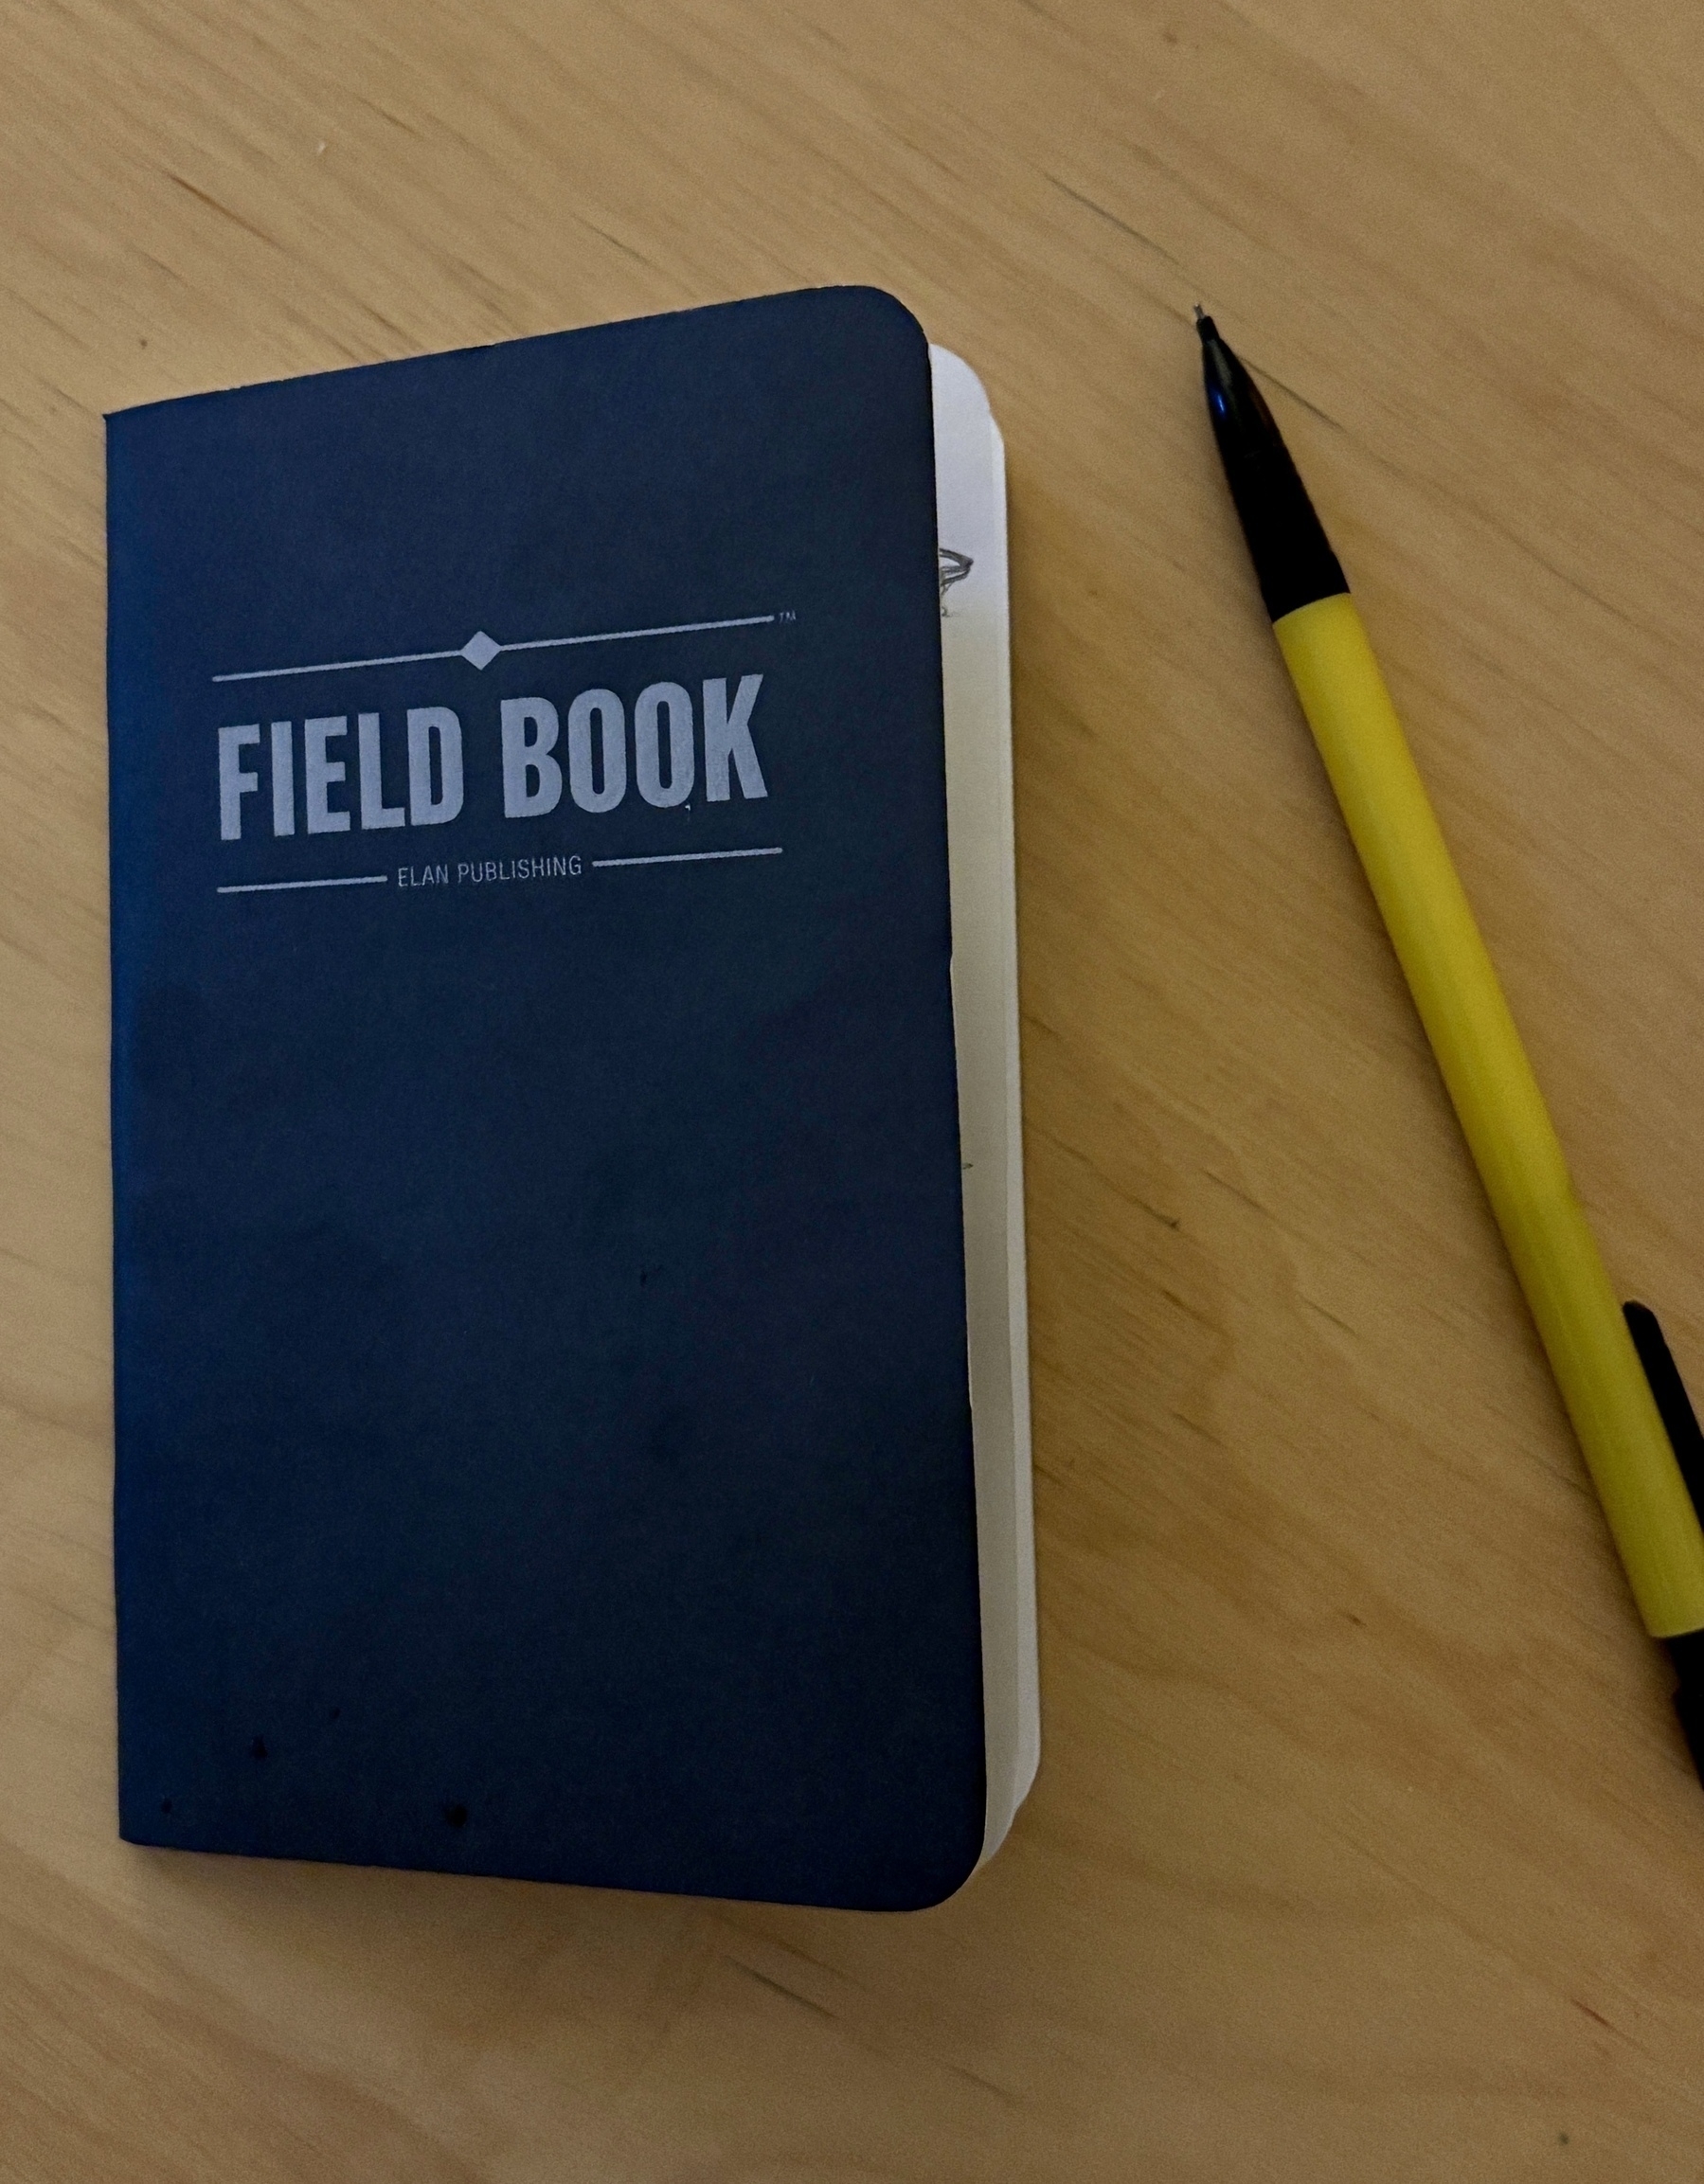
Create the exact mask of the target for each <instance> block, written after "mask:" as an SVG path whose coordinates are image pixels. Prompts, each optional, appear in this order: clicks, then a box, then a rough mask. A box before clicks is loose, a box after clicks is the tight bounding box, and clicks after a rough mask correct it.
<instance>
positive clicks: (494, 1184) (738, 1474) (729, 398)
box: [108, 289, 1038, 1909]
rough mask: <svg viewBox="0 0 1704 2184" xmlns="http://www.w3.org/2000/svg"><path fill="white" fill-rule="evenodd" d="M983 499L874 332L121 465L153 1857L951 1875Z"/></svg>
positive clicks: (910, 332)
mask: <svg viewBox="0 0 1704 2184" xmlns="http://www.w3.org/2000/svg"><path fill="white" fill-rule="evenodd" d="M1003 479H1004V470H1003V457H1002V455H1001V450H1000V442H999V436H998V434H997V431H996V430H995V425H994V421H993V419H992V417H991V416H990V414H989V411H988V406H987V403H986V402H985V401H984V399H983V397H982V394H981V390H980V388H979V386H978V384H977V382H976V380H975V378H974V376H973V374H972V373H971V372H970V371H969V370H968V369H967V368H966V367H964V366H963V365H962V364H960V363H959V362H958V360H957V359H954V358H952V357H949V356H947V355H945V354H944V353H943V352H941V351H936V352H934V354H933V356H931V352H930V350H929V349H928V348H927V345H926V343H925V341H924V336H923V334H922V332H921V331H920V330H919V328H918V326H917V324H916V322H915V320H914V319H912V318H911V316H910V315H909V314H908V313H906V311H905V310H904V309H903V308H902V307H901V306H900V305H899V304H897V303H895V302H894V301H893V300H892V299H891V298H890V297H888V296H887V295H882V294H880V293H878V292H876V291H873V290H868V289H829V290H818V291H810V292H806V293H802V294H798V295H781V296H771V297H765V298H762V299H759V300H756V301H752V302H744V303H736V304H728V305H722V306H717V307H715V308H712V309H709V310H703V311H693V312H686V313H677V314H673V315H670V316H667V317H660V318H653V319H646V320H640V321H636V322H633V323H629V324H625V325H618V326H606V327H597V328H591V329H587V330H584V331H575V332H569V333H561V334H549V335H545V336H542V337H539V338H535V339H529V340H522V341H512V342H507V343H503V344H500V345H498V346H496V347H493V348H490V349H473V350H465V351H460V352H457V353H455V354H451V355H443V356H432V357H424V358H421V359H418V360H414V361H408V362H403V363H396V364H384V365H376V366H371V367H361V368H358V369H353V370H347V371H338V372H332V373H328V374H325V375H322V376H318V377H314V378H308V379H300V380H294V381H288V382H282V383H279V384H276V385H264V386H255V387H248V388H242V389H238V390H235V391H232V392H226V393H218V394H209V395H201V396H195V397H192V398H189V399H186V400H183V401H176V402H169V403H156V404H153V405H151V406H149V407H147V408H143V409H135V410H129V411H125V412H123V413H121V414H119V415H117V416H115V417H113V418H111V419H110V420H109V421H108V517H109V545H110V615H109V713H110V727H111V799H112V806H111V808H112V875H113V1145H114V1167H115V1177H116V1234H115V1263H116V1322H117V1367H116V1372H117V1488H116V1565H117V1607H118V1726H119V1806H120V1827H121V1832H122V1833H123V1835H125V1836H126V1837H127V1838H128V1839H130V1840H131V1841H133V1842H137V1843H148V1844H155V1845H163V1846H171V1847H177V1848H182V1849H189V1850H201V1851H224V1852H236V1853H248V1854H251V1855H260V1856H274V1857H289V1858H314V1859H333V1860H339V1861H347V1862H351V1863H357V1864H369V1865H386V1866H403V1867H421V1868H432V1869H437V1870H442V1871H460V1872H475V1873H496V1874H510V1875H516V1876H522V1877H527V1878H531V1879H537V1880H550V1881H569V1882H580V1883H590V1884H597V1885H602V1886H609V1887H618V1888H631V1889H668V1890H678V1891H683V1892H690V1893H695V1894H704V1895H715V1896H734V1897H752V1898H766V1899H770V1900H775V1901H785V1902H804V1903H815V1904H824V1905H844V1906H854V1907H866V1908H871V1909H903V1908H908V1907H919V1906H923V1905H926V1904H930V1903H934V1902H936V1901H938V1900H940V1899H941V1898H942V1897H943V1896H945V1895H946V1894H948V1893H949V1892H950V1891H951V1890H952V1889H955V1888H957V1887H958V1886H959V1885H960V1883H961V1882H962V1881H963V1880H964V1879H965V1878H966V1876H967V1875H968V1874H969V1873H970V1872H971V1871H973V1870H974V1868H975V1867H976V1866H977V1864H978V1861H979V1860H980V1859H981V1858H983V1857H984V1856H985V1855H987V1854H989V1853H991V1852H992V1851H993V1849H994V1848H995V1846H996V1845H997V1844H998V1842H999V1840H1000V1838H1001V1837H1002V1835H1004V1834H1005V1831H1006V1829H1007V1826H1008V1825H1009V1823H1010V1821H1011V1818H1012V1816H1013V1812H1014V1810H1015V1808H1016V1806H1017V1804H1018V1802H1019V1801H1020V1800H1021V1799H1022V1797H1023V1795H1024V1793H1025V1791H1026V1790H1027V1788H1028V1786H1029V1783H1030V1780H1031V1776H1032V1775H1033V1772H1034V1768H1035V1763H1036V1756H1037V1751H1038V1712H1037V1705H1036V1684H1035V1611H1034V1592H1033V1549H1032V1544H1031V1516H1030V1460H1029V1398H1028V1382H1027V1362H1026V1348H1025V1334H1024V1304H1023V1298H1024V1283H1023V1226H1022V1197H1021V1177H1020V1172H1019V1140H1018V1080H1017V1043H1016V981H1015V942H1014V921H1013V880H1012V802H1011V750H1010V711H1009V674H1008V627H1007V600H1006V564H1005V510H1004V485H1003ZM938 495H939V510H938Z"/></svg>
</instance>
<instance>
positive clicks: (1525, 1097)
mask: <svg viewBox="0 0 1704 2184" xmlns="http://www.w3.org/2000/svg"><path fill="white" fill-rule="evenodd" d="M1196 328H1197V331H1198V332H1199V334H1200V337H1201V353H1202V367H1203V371H1204V374H1205V377H1206V382H1207V403H1208V409H1209V411H1210V413H1211V418H1212V427H1213V436H1214V438H1215V439H1216V440H1217V441H1218V446H1219V456H1220V459H1221V460H1222V462H1223V463H1224V466H1225V475H1226V478H1227V481H1228V482H1229V487H1230V492H1231V497H1232V499H1233V500H1234V501H1235V503H1236V510H1237V514H1238V516H1239V517H1240V519H1241V521H1242V526H1243V532H1244V536H1245V537H1246V538H1247V542H1248V550H1249V553H1250V555H1251V556H1252V558H1253V562H1254V569H1255V574H1256V576H1257V578H1258V579H1259V581H1260V587H1261V596H1262V597H1263V599H1264V600H1265V604H1266V611H1267V613H1268V614H1269V615H1270V616H1271V618H1272V628H1273V634H1274V636H1276V637H1277V639H1278V643H1279V648H1280V650H1281V651H1282V653H1283V657H1284V664H1285V665H1286V667H1287V668H1288V669H1289V671H1290V678H1291V680H1292V681H1293V682H1294V684H1295V686H1296V694H1297V696H1298V697H1299V698H1300V701H1301V709H1302V711H1303V712H1304V713H1305V714H1306V716H1307V721H1308V725H1309V727H1310V728H1312V730H1313V733H1314V741H1315V743H1317V744H1318V749H1319V756H1320V758H1321V759H1322V760H1323V761H1325V770H1326V772H1327V774H1328V775H1329V776H1330V777H1331V783H1332V787H1333V789H1334V790H1335V791H1336V797H1337V802H1338V804H1339V805H1340V806H1341V808H1342V812H1343V817H1344V819H1345V821H1346V822H1347V824H1348V827H1349V832H1350V834H1351V836H1352V838H1353V839H1354V846H1355V849H1356V850H1357V851H1358V853H1359V855H1360V860H1361V864H1362V867H1363V868H1364V869H1365V871H1366V874H1367V878H1368V881H1369V882H1370V884H1371V886H1372V892H1373V896H1374V898H1375V900H1376V901H1377V904H1378V906H1379V911H1380V914H1381V915H1382V916H1383V918H1384V921H1385V926H1386V930H1387V931H1388V932H1389V933H1390V941H1391V945H1392V946H1393V947H1394V948H1395V950H1396V954H1397V958H1398V960H1399V961H1400V962H1401V964H1402V968H1403V973H1404V976H1406V977H1407V979H1408V991H1409V992H1410V993H1411V994H1413V996H1414V1004H1415V1007H1416V1008H1417V1009H1418V1010H1419V1011H1420V1018H1421V1022H1422V1023H1423V1024H1424V1025H1425V1027H1426V1037H1427V1038H1428V1039H1429V1041H1430V1042H1431V1047H1432V1052H1433V1054H1434V1055H1435V1056H1436V1057H1437V1062H1438V1067H1439V1069H1440V1071H1441V1072H1442V1074H1443V1077H1444V1084H1445V1086H1446V1087H1447V1089H1448V1092H1449V1096H1450V1100H1451V1101H1452V1103H1453V1104H1454V1107H1455V1110H1456V1116H1457V1119H1459V1121H1460V1122H1461V1125H1462V1135H1463V1137H1465V1138H1466V1139H1467V1144H1468V1149H1469V1151H1470V1152H1471V1153H1472V1155H1473V1158H1474V1162H1475V1165H1476V1166H1477V1167H1478V1169H1479V1172H1480V1180H1481V1181H1482V1182H1483V1184H1484V1187H1485V1194H1486V1196H1487V1197H1488V1198H1489V1199H1490V1201H1491V1208H1492V1211H1493V1213H1494V1214H1495V1215H1496V1217H1497V1224H1498V1227H1499V1228H1500V1229H1501V1231H1502V1234H1503V1241H1504V1243H1505V1244H1507V1245H1508V1249H1509V1256H1510V1258H1511V1259H1512V1260H1513V1261H1514V1262H1515V1271H1516V1276H1517V1277H1518V1278H1519V1280H1520V1285H1521V1288H1522V1290H1523V1291H1524V1292H1525V1295H1526V1299H1527V1303H1528V1306H1529V1307H1530V1309H1531V1311H1532V1314H1533V1318H1534V1322H1535V1323H1536V1325H1537V1328H1538V1333H1539V1336H1540V1338H1541V1340H1542V1341H1543V1343H1544V1348H1545V1352H1546V1354H1547V1355H1548V1356H1549V1358H1550V1361H1551V1369H1552V1371H1553V1372H1554V1374H1555V1376H1556V1384H1557V1386H1558V1387H1559V1388H1560V1389H1561V1391H1562V1400H1563V1402H1564V1403H1565V1404H1566V1405H1567V1407H1568V1414H1569V1418H1570V1419H1571V1420H1572V1422H1573V1427H1574V1432H1575V1433H1576V1435H1577V1436H1578V1437H1579V1442H1580V1447H1581V1450H1582V1452H1583V1453H1584V1455H1585V1458H1586V1463H1587V1469H1588V1471H1589V1472H1590V1474H1591V1478H1592V1483H1593V1485H1594V1486H1595V1487H1596V1488H1597V1492H1598V1498H1599V1500H1600V1501H1601V1502H1602V1503H1603V1505H1604V1513H1605V1516H1606V1517H1607V1519H1608V1522H1609V1530H1610V1532H1611V1534H1612V1536H1613V1537H1614V1540H1615V1545H1616V1548H1617V1550H1618V1552H1619V1553H1620V1555H1621V1559H1622V1565H1623V1568H1624V1569H1625V1570H1626V1573H1627V1580H1628V1583H1629V1584H1630V1585H1631V1586H1632V1589H1633V1597H1634V1600H1635V1602H1637V1604H1638V1607H1639V1611H1640V1614H1641V1617H1642V1618H1643V1620H1644V1625H1645V1628H1646V1629H1647V1630H1648V1631H1649V1632H1650V1634H1651V1636H1652V1637H1653V1638H1659V1639H1661V1640H1663V1641H1664V1642H1665V1643H1666V1644H1667V1646H1668V1650H1669V1655H1670V1657H1671V1659H1672V1660H1673V1662H1674V1664H1675V1667H1676V1669H1677V1674H1678V1675H1679V1679H1680V1688H1679V1690H1678V1691H1677V1693H1676V1699H1675V1704H1676V1710H1677V1713H1678V1714H1679V1717H1680V1724H1681V1728H1683V1730H1684V1731H1685V1733H1686V1740H1687V1744H1688V1745H1689V1747H1690V1749H1691V1751H1692V1754H1693V1758H1694V1762H1695V1764H1696V1765H1697V1766H1698V1769H1699V1772H1700V1774H1701V1775H1704V1531H1700V1530H1699V1524H1698V1515H1697V1511H1696V1509H1695V1505H1694V1501H1693V1498H1692V1495H1690V1494H1689V1493H1688V1489H1687V1479H1686V1477H1685V1476H1684V1474H1683V1471H1682V1462H1683V1461H1685V1462H1687V1463H1691V1464H1693V1465H1694V1466H1695V1475H1697V1474H1698V1473H1704V1462H1700V1461H1699V1460H1698V1459H1700V1457H1704V1442H1700V1439H1699V1434H1698V1427H1697V1423H1696V1420H1695V1418H1694V1415H1693V1410H1692V1405H1691V1403H1690V1402H1689V1401H1688V1399H1687V1394H1686V1389H1685V1387H1684V1386H1683V1384H1682V1383H1681V1380H1680V1376H1679V1373H1678V1372H1677V1370H1676V1368H1675V1365H1674V1361H1673V1359H1672V1358H1671V1357H1670V1355H1669V1352H1668V1349H1667V1346H1666V1344H1665V1343H1664V1342H1663V1339H1662V1334H1661V1330H1660V1328H1659V1326H1658V1324H1657V1320H1656V1317H1655V1316H1654V1315H1653V1314H1652V1313H1650V1312H1649V1311H1648V1310H1647V1309H1646V1308H1645V1307H1644V1306H1642V1305H1628V1306H1626V1307H1625V1308H1624V1310H1623V1307H1621V1306H1620V1305H1618V1304H1617V1302H1616V1297H1615V1292H1614V1290H1613V1289H1612V1288H1611V1287H1610V1284H1609V1278H1608V1276H1607V1274H1606V1273H1605V1270H1604V1262H1603V1260H1602V1258H1601V1256H1600V1255H1599V1252H1598V1247H1597V1243H1596V1240H1595V1239H1594V1238H1593V1236H1592V1233H1591V1230H1590V1228H1589V1226H1587V1220H1586V1215H1585V1212H1584V1211H1583V1209H1582V1208H1581V1206H1580V1202H1579V1199H1578V1198H1577V1197H1576V1196H1575V1194H1574V1188H1573V1184H1572V1182H1571V1181H1570V1180H1569V1173H1568V1164H1567V1162H1566V1160H1565V1159H1564V1158H1563V1154H1562V1147H1561V1145H1560V1144H1559V1143H1558V1142H1557V1138H1556V1133H1555V1130H1554V1128H1553V1126H1552V1122H1551V1118H1550V1114H1549V1111H1548V1109H1547V1108H1546V1106H1545V1103H1544V1097H1543V1094H1542V1093H1541V1092H1540V1091H1539V1089H1538V1083H1537V1080H1536V1079H1535V1078H1534V1075H1533V1068H1532V1065H1531V1063H1530V1062H1529V1061H1528V1060H1527V1055H1526V1049H1525V1048H1524V1047H1522V1045H1521V1043H1520V1034H1519V1032H1518V1031H1517V1030H1516V1028H1515V1019H1514V1018H1513V1016H1511V1014H1510V1013H1509V1005H1508V1003H1507V1001H1506V1000H1505V999H1504V998H1503V991H1502V987H1501V986H1500V985H1499V984H1498V976H1497V972H1496V970H1495V969H1494V968H1493V966H1492V962H1491V958H1490V956H1489V955H1488V954H1487V953H1486V950H1485V943H1484V941H1483V940H1481V938H1480V929H1479V926H1478V925H1477V924H1476V923H1475V922H1474V916H1473V912H1472V910H1471V909H1470V907H1469V906H1468V902H1467V897H1466V895H1465V894H1464V893H1463V891H1462V883H1461V881H1460V879H1459V878H1458V877H1457V874H1456V868H1455V866H1454V864H1453V863H1452V862H1451V860H1450V854H1449V850H1448V849H1447V848H1446V847H1445V845H1444V836H1443V834H1442V832H1440V830H1439V826H1438V821H1437V817H1436V815H1434V813H1433V811H1432V806H1431V801H1430V799H1429V798H1428V797H1427V796H1426V787H1425V784H1424V783H1423V782H1422V780H1421V779H1420V775H1419V772H1418V770H1417V769H1416V767H1415V764H1414V761H1413V757H1412V755H1411V754H1410V752H1409V750H1408V742H1407V739H1406V738H1405V737H1404V735H1403V731H1402V725H1401V723H1400V722H1399V721H1398V720H1397V717H1396V712H1395V709H1394V707H1392V706H1391V703H1390V693H1389V691H1388V690H1387V689H1386V688H1385V682H1384V677H1383V676H1382V675H1381V674H1380V672H1379V668H1378V662H1377V661H1376V660H1375V659H1374V658H1373V655H1372V645H1371V644H1370V643H1369V642H1368V638H1367V633H1366V630H1365V628H1364V627H1363V626H1362V622H1361V618H1360V615H1359V613H1358V612H1357V611H1356V608H1355V604H1354V600H1353V599H1352V598H1351V597H1350V593H1349V586H1348V584H1347V583H1346V582H1345V581H1344V577H1343V571H1342V568H1341V566H1340V564H1338V561H1337V558H1336V554H1335V553H1334V552H1333V551H1332V548H1331V544H1330V542H1329V540H1328V539H1327V538H1326V535H1325V531H1324V529H1323V528H1322V527H1321V525H1320V522H1319V519H1318V516H1317V515H1316V514H1315V512H1314V509H1313V504H1312V503H1311V502H1310V501H1309V499H1308V496H1307V491H1306V489H1305V487H1304V486H1303V485H1302V483H1301V480H1300V477H1299V476H1298V474H1297V472H1296V466H1295V464H1294V463H1293V462H1292V461H1291V459H1290V456H1289V451H1288V450H1287V449H1286V448H1285V446H1284V443H1283V440H1282V437H1281V436H1280V433H1279V430H1278V426H1277V424H1276V423H1275V422H1274V421H1273V418H1272V413H1271V411H1270V410H1269V409H1268V408H1267V406H1266V404H1265V400H1264V399H1263V397H1262V395H1261V392H1260V389H1259V388H1258V387H1257V386H1256V385H1255V384H1254V381H1253V380H1252V379H1251V378H1250V377H1249V375H1248V373H1247V370H1246V369H1245V368H1244V367H1243V365H1242V364H1241V362H1240V361H1239V360H1238V359H1237V357H1236V356H1235V355H1234V354H1233V353H1232V351H1231V350H1230V349H1229V348H1228V347H1227V345H1226V343H1225V342H1224V340H1223V339H1222V338H1221V337H1220V334H1219V331H1218V329H1217V327H1215V326H1214V324H1213V322H1212V320H1211V318H1209V317H1207V316H1206V315H1205V314H1204V313H1201V312H1200V311H1199V309H1197V312H1196Z"/></svg>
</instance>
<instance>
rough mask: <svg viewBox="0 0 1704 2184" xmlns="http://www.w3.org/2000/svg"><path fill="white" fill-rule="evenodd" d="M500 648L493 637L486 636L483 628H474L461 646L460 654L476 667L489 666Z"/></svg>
mask: <svg viewBox="0 0 1704 2184" xmlns="http://www.w3.org/2000/svg"><path fill="white" fill-rule="evenodd" d="M502 650H503V648H502V646H501V645H500V644H498V643H497V642H496V641H495V639H494V638H492V637H488V636H486V634H485V632H484V631H483V630H475V632H474V634H473V636H471V637H469V639H468V641H467V642H466V644H464V645H463V646H462V648H461V656H462V658H463V659H464V660H470V661H472V663H473V665H474V666H475V667H476V668H489V667H490V665H491V664H492V662H493V660H494V659H495V658H496V656H497V654H498V653H500V652H501V651H502Z"/></svg>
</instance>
